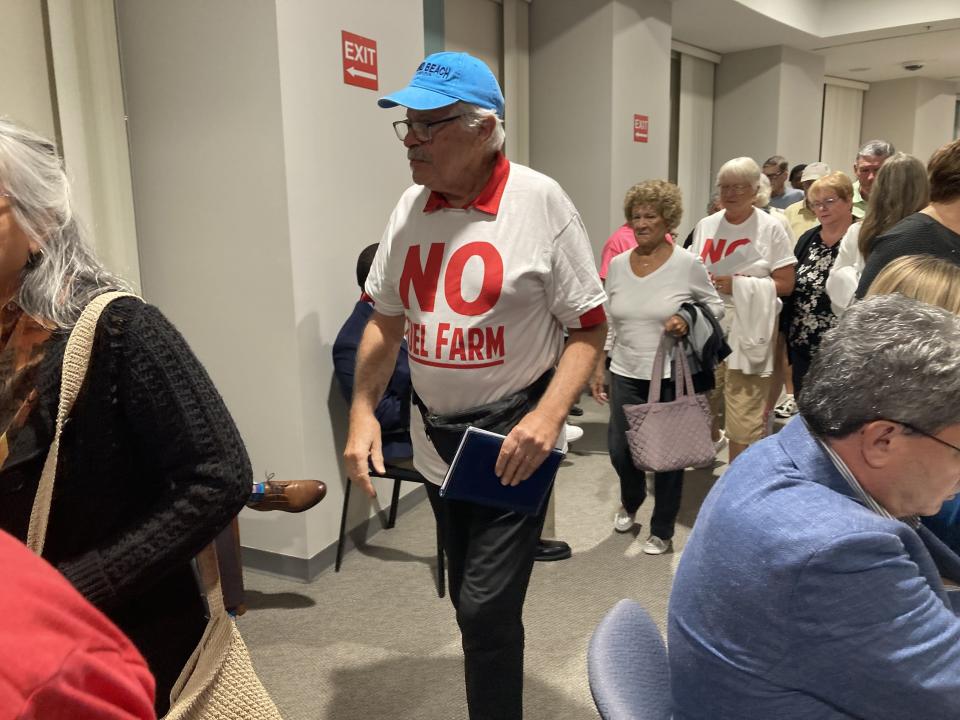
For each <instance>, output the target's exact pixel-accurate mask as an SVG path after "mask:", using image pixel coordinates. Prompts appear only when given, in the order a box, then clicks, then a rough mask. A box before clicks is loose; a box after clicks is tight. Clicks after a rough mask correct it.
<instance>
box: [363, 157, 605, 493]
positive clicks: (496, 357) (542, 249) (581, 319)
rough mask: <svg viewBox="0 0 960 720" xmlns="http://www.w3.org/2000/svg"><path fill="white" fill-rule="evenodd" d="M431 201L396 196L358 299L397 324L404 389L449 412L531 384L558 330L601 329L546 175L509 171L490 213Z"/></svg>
mask: <svg viewBox="0 0 960 720" xmlns="http://www.w3.org/2000/svg"><path fill="white" fill-rule="evenodd" d="M505 167H506V165H504V168H505ZM492 181H493V179H492ZM430 195H431V193H430V191H429V190H428V189H427V188H425V187H423V186H419V185H415V186H412V187H410V188H409V189H407V191H406V192H404V194H403V196H402V197H401V198H400V202H399V203H398V204H397V206H396V208H395V209H394V211H393V214H392V215H391V217H390V221H389V223H388V225H387V228H386V230H385V231H384V234H383V239H382V240H381V242H380V248H379V250H378V252H377V256H376V258H375V259H374V262H373V266H372V268H371V270H370V275H369V276H368V278H367V284H366V291H367V293H368V294H369V295H370V296H371V297H372V298H373V299H374V301H375V303H376V307H377V311H378V312H380V313H382V314H384V315H392V316H396V315H401V314H403V315H406V318H407V343H408V351H409V358H410V374H411V378H412V381H413V386H414V388H415V389H416V391H417V394H418V395H419V396H420V397H421V399H422V400H423V402H424V403H425V404H426V405H427V407H429V408H430V410H431V411H432V412H436V413H450V412H455V411H458V410H465V409H468V408H471V407H475V406H477V405H482V404H484V403H488V402H492V401H495V400H499V399H500V398H502V397H504V396H506V395H509V394H511V393H514V392H517V391H518V390H521V389H523V388H525V387H527V386H529V385H530V384H532V383H533V382H534V381H535V380H536V379H537V378H539V377H540V376H541V375H542V374H543V373H544V372H546V371H547V370H548V369H550V368H552V367H554V366H555V365H556V364H557V361H558V360H559V358H560V354H561V352H562V351H563V327H564V326H566V327H571V328H579V327H590V326H593V325H596V324H599V323H600V322H602V321H603V319H604V315H603V309H602V305H603V302H604V300H605V299H606V296H605V295H604V292H603V288H602V287H601V285H600V280H599V277H598V275H597V269H596V266H595V265H594V261H593V256H592V253H591V249H590V244H589V241H588V239H587V234H586V230H585V229H584V227H583V223H582V222H581V220H580V216H579V214H578V213H577V210H576V208H575V207H574V206H573V203H572V202H571V201H570V199H569V198H568V197H567V195H566V194H565V193H564V192H563V190H562V189H561V188H560V186H559V185H558V184H557V183H556V182H555V181H553V180H551V179H550V178H548V177H546V176H545V175H542V174H540V173H538V172H535V171H534V170H531V169H529V168H527V167H524V166H522V165H517V164H515V163H510V164H509V174H508V175H507V178H506V183H505V185H504V186H503V194H502V196H501V198H500V201H499V207H498V208H497V209H496V214H495V215H494V214H490V213H487V212H484V211H481V210H478V209H476V208H465V209H457V208H449V207H447V208H442V209H439V210H435V211H432V212H424V206H425V205H426V203H427V200H428V199H429V198H430ZM410 415H411V437H412V440H413V449H414V465H415V467H416V468H417V470H419V471H420V472H421V473H422V474H423V475H424V476H425V477H426V478H427V479H428V480H431V481H432V482H436V483H439V482H441V481H442V480H443V477H444V474H445V473H446V470H447V466H446V463H444V462H443V460H442V459H441V458H440V456H439V455H437V453H436V451H435V450H434V449H433V445H432V444H431V443H430V441H429V440H428V439H427V438H426V434H425V433H424V431H423V423H422V419H421V417H420V413H419V412H418V411H417V410H416V409H414V410H413V412H411V413H410Z"/></svg>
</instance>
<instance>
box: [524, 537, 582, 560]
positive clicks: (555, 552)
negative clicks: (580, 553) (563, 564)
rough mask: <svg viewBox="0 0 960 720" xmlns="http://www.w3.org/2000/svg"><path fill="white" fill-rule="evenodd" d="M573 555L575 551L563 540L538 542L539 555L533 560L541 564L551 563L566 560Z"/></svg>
mask: <svg viewBox="0 0 960 720" xmlns="http://www.w3.org/2000/svg"><path fill="white" fill-rule="evenodd" d="M571 555H573V551H572V550H570V546H569V545H567V544H566V543H565V542H564V541H563V540H538V541H537V554H536V555H535V556H534V558H533V559H534V560H537V561H539V562H550V561H551V560H566V559H567V558H568V557H570V556H571Z"/></svg>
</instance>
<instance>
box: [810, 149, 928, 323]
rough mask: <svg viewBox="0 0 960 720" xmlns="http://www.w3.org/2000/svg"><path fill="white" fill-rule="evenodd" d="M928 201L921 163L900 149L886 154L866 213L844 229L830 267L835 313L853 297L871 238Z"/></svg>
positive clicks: (828, 290) (918, 209)
mask: <svg viewBox="0 0 960 720" xmlns="http://www.w3.org/2000/svg"><path fill="white" fill-rule="evenodd" d="M929 201H930V182H929V180H928V179H927V169H926V168H925V167H924V165H923V163H922V162H920V161H919V160H917V158H915V157H913V155H907V154H906V153H902V152H898V153H894V154H893V155H891V156H890V157H889V158H887V160H886V161H885V162H884V163H883V166H882V167H881V168H880V172H878V173H877V179H876V180H874V182H873V188H872V189H871V190H870V200H869V201H868V204H867V214H866V216H865V217H864V218H863V221H862V222H857V223H854V224H853V225H851V226H850V229H849V230H847V233H846V235H844V236H843V239H842V240H841V241H840V251H839V252H838V253H837V259H836V260H835V261H834V263H833V267H832V268H831V269H830V276H829V277H828V278H827V295H828V296H829V297H830V302H831V304H832V306H833V312H834V313H835V314H837V315H840V313H842V312H843V311H844V310H846V309H847V306H848V305H850V303H851V302H852V301H853V294H854V292H855V291H856V289H857V285H859V284H860V273H861V272H862V271H863V265H864V263H865V262H866V259H867V257H868V256H869V255H870V249H871V247H872V245H873V241H874V239H875V238H877V237H878V236H880V235H882V234H883V233H885V232H886V231H887V230H889V229H890V228H892V227H893V226H894V225H896V224H897V223H898V222H900V221H901V220H903V219H904V218H905V217H906V216H907V215H912V214H913V213H915V212H919V211H920V210H922V209H923V208H924V207H926V205H927V203H928V202H929Z"/></svg>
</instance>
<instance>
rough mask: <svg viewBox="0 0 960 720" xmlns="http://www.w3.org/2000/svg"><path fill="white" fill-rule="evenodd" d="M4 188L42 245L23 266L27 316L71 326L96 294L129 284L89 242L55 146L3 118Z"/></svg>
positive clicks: (0, 168) (21, 298)
mask: <svg viewBox="0 0 960 720" xmlns="http://www.w3.org/2000/svg"><path fill="white" fill-rule="evenodd" d="M0 192H2V193H4V194H5V195H7V196H8V198H9V200H10V205H11V208H12V210H13V217H14V218H15V219H16V222H17V224H18V225H19V226H20V228H21V229H22V230H23V231H24V232H25V233H27V235H28V236H29V237H30V238H31V239H32V240H34V241H36V243H37V244H38V245H39V247H40V252H39V253H38V254H37V255H35V256H34V257H32V258H31V259H30V261H29V262H28V263H27V266H26V268H25V269H24V271H23V275H22V277H21V281H20V290H19V294H18V295H17V298H16V300H17V302H18V304H19V305H20V307H21V308H23V310H24V312H26V313H27V314H28V315H31V316H33V317H35V318H37V319H39V320H46V321H49V322H52V323H54V324H55V325H56V326H57V327H60V328H72V327H73V326H74V325H75V324H76V321H77V318H79V317H80V313H81V312H82V311H83V308H84V307H86V305H87V303H88V302H90V300H92V299H93V298H94V297H96V296H97V295H99V294H101V293H103V292H106V291H107V290H127V289H128V288H129V286H128V285H127V283H125V282H124V281H122V280H121V279H119V278H118V277H116V276H114V275H113V274H112V273H110V272H109V271H108V270H107V269H106V268H104V267H103V265H102V264H101V262H100V261H99V260H98V259H97V257H96V255H95V254H94V253H93V251H92V250H91V249H90V247H89V245H88V244H87V242H86V238H85V235H86V232H85V230H84V226H83V223H81V222H80V219H79V218H78V217H77V214H76V211H75V209H74V204H73V195H72V193H71V190H70V183H69V182H68V181H67V176H66V173H65V172H64V169H63V163H62V161H61V159H60V156H59V155H58V154H57V149H56V146H54V144H53V143H51V142H50V141H49V140H47V139H45V138H43V137H41V136H40V135H37V134H35V133H33V132H31V131H30V130H26V129H24V128H21V127H19V126H17V125H15V124H14V123H12V122H10V121H9V120H6V119H2V118H0Z"/></svg>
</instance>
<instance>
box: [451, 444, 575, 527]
mask: <svg viewBox="0 0 960 720" xmlns="http://www.w3.org/2000/svg"><path fill="white" fill-rule="evenodd" d="M505 439H506V437H505V436H504V435H499V434H497V433H493V432H490V431H489V430H480V429H479V428H475V427H468V428H467V431H466V432H465V433H464V434H463V439H462V440H461V441H460V447H459V448H458V449H457V454H456V455H455V456H454V458H453V462H452V463H451V464H450V469H449V470H447V476H446V477H445V478H444V479H443V485H441V486H440V496H441V497H444V498H447V499H448V500H466V501H468V502H474V503H477V504H478V505H488V506H490V507H496V508H502V509H504V510H512V511H513V512H518V513H522V514H524V515H536V514H538V513H539V512H540V511H541V510H542V509H543V504H544V503H545V502H546V500H547V496H548V495H550V488H551V487H553V480H554V478H556V476H557V470H558V469H559V468H560V461H561V460H563V453H562V452H560V451H559V450H557V449H553V450H551V451H550V454H549V455H547V458H546V460H544V461H543V463H542V464H541V465H540V467H538V468H537V469H536V470H534V471H533V474H531V475H530V477H528V478H527V479H526V480H524V481H523V482H522V483H520V484H519V485H515V486H512V487H511V486H509V485H506V486H505V485H501V484H500V478H498V477H497V476H496V474H495V473H494V468H495V467H496V464H497V457H498V456H499V455H500V447H501V446H502V445H503V441H504V440H505Z"/></svg>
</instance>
